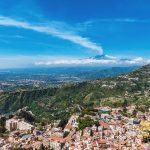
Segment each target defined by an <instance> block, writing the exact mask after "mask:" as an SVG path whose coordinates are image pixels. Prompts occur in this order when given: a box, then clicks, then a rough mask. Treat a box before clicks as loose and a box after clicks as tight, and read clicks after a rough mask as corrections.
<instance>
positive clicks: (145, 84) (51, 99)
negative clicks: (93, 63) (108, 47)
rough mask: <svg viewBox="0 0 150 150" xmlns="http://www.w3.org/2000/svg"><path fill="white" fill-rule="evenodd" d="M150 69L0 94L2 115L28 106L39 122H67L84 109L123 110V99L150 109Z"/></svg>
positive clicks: (145, 67)
mask: <svg viewBox="0 0 150 150" xmlns="http://www.w3.org/2000/svg"><path fill="white" fill-rule="evenodd" d="M149 89H150V65H147V66H144V67H142V68H140V69H138V70H136V71H134V72H132V73H129V74H127V75H122V76H118V77H114V78H106V79H101V80H93V81H87V82H82V83H78V84H71V85H67V86H61V87H59V88H48V89H40V90H29V91H21V92H13V93H7V92H5V93H1V94H0V112H1V113H8V112H14V111H17V110H18V109H20V108H23V107H26V106H28V107H29V109H30V110H31V111H32V112H33V113H34V114H35V115H36V117H37V118H42V119H44V118H45V119H46V120H55V119H67V118H68V117H69V116H70V115H71V114H72V113H74V112H79V111H80V110H81V109H83V108H87V107H93V106H95V107H97V106H99V105H110V106H112V107H118V106H121V105H122V104H123V102H124V99H127V100H128V104H131V103H135V104H136V105H138V106H140V107H141V106H142V108H143V109H145V110H146V109H147V108H148V107H149V106H150V101H149V100H150V96H149V93H148V92H149Z"/></svg>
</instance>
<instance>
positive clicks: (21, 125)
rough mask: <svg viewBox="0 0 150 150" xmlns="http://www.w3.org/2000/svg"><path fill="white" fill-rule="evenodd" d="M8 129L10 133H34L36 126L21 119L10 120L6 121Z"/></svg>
mask: <svg viewBox="0 0 150 150" xmlns="http://www.w3.org/2000/svg"><path fill="white" fill-rule="evenodd" d="M6 129H7V130H9V131H14V130H20V131H25V132H27V133H32V132H33V130H34V126H33V125H31V124H29V123H27V122H24V121H23V120H20V119H9V120H6Z"/></svg>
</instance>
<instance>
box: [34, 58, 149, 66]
mask: <svg viewBox="0 0 150 150" xmlns="http://www.w3.org/2000/svg"><path fill="white" fill-rule="evenodd" d="M148 63H150V59H144V58H141V57H137V58H133V59H119V58H117V57H113V56H108V55H107V58H106V59H100V60H97V59H94V58H87V59H69V58H68V59H55V60H48V61H37V62H35V65H41V66H51V65H91V64H99V65H144V64H148Z"/></svg>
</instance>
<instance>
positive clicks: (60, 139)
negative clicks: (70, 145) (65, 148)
mask: <svg viewBox="0 0 150 150" xmlns="http://www.w3.org/2000/svg"><path fill="white" fill-rule="evenodd" d="M49 140H50V141H57V142H60V143H65V139H64V138H62V137H57V136H52V137H50V138H49Z"/></svg>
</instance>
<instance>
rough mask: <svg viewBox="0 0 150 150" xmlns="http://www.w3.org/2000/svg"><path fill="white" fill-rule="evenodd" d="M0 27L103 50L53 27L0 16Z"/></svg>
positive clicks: (76, 35)
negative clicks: (36, 33)
mask: <svg viewBox="0 0 150 150" xmlns="http://www.w3.org/2000/svg"><path fill="white" fill-rule="evenodd" d="M0 25H1V26H12V27H17V28H24V29H28V30H33V31H36V32H40V33H44V34H48V35H51V36H54V37H58V38H61V39H63V40H68V41H71V42H73V43H75V44H79V45H80V46H83V47H85V48H88V49H92V50H95V51H98V52H100V53H101V54H102V53H103V49H102V47H101V46H100V45H98V44H96V43H94V42H92V41H91V40H89V39H88V38H86V37H82V36H80V35H78V34H76V33H73V31H67V30H66V29H64V30H63V29H61V30H60V29H58V28H57V27H55V26H45V25H35V24H31V23H29V22H25V21H18V20H15V19H12V18H8V17H3V16H0Z"/></svg>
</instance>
